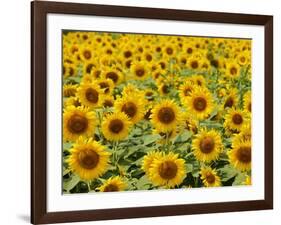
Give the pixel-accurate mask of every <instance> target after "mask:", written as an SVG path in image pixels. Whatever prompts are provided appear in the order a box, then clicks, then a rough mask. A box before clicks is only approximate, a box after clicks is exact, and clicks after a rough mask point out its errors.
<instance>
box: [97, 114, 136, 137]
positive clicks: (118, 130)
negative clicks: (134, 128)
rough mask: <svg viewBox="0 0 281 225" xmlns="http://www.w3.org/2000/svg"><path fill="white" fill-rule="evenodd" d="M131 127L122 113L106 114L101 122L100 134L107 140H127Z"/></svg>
mask: <svg viewBox="0 0 281 225" xmlns="http://www.w3.org/2000/svg"><path fill="white" fill-rule="evenodd" d="M131 125H132V123H131V121H130V119H129V118H128V116H127V115H126V114H125V113H123V112H115V113H112V114H107V115H106V116H105V118H104V119H103V122H102V133H103V135H104V137H105V138H106V139H107V140H110V141H119V140H123V139H125V138H127V136H128V134H129V129H130V126H131Z"/></svg>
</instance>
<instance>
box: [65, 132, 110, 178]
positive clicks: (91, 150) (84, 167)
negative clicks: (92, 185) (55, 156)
mask: <svg viewBox="0 0 281 225" xmlns="http://www.w3.org/2000/svg"><path fill="white" fill-rule="evenodd" d="M109 156H110V153H109V152H107V151H106V150H105V147H104V146H102V145H101V144H100V143H98V142H96V141H93V139H92V138H89V139H86V138H83V137H82V136H80V137H79V138H78V139H77V141H76V142H75V144H74V145H73V147H72V149H71V150H70V156H69V158H68V159H67V163H68V165H69V167H70V169H71V170H72V171H73V172H74V173H76V174H77V175H78V176H79V177H80V178H81V179H83V180H92V179H95V178H98V177H100V176H101V175H103V174H104V173H105V172H106V170H107V166H108V162H109Z"/></svg>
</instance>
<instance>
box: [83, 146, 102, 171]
mask: <svg viewBox="0 0 281 225" xmlns="http://www.w3.org/2000/svg"><path fill="white" fill-rule="evenodd" d="M99 158H100V157H99V155H98V154H97V153H96V152H95V151H93V150H91V149H85V150H83V151H81V152H80V153H79V154H78V161H79V165H80V166H81V167H83V168H84V169H88V170H90V169H94V168H95V167H96V166H97V165H98V163H99Z"/></svg>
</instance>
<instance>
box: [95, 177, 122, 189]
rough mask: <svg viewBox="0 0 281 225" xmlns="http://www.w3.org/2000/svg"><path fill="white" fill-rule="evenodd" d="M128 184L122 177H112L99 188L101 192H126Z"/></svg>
mask: <svg viewBox="0 0 281 225" xmlns="http://www.w3.org/2000/svg"><path fill="white" fill-rule="evenodd" d="M126 186H127V184H126V182H124V180H123V179H122V178H121V177H120V176H116V177H110V178H109V179H108V180H106V181H105V182H104V183H103V184H102V185H101V186H100V187H99V188H97V189H98V190H99V191H101V192H117V191H124V190H125V188H126Z"/></svg>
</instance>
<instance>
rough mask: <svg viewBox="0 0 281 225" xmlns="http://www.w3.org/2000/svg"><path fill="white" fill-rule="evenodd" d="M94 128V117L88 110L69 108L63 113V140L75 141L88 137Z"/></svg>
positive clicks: (81, 107) (84, 108)
mask: <svg viewBox="0 0 281 225" xmlns="http://www.w3.org/2000/svg"><path fill="white" fill-rule="evenodd" d="M95 126H96V116H95V113H94V112H91V111H89V108H86V107H83V106H80V107H75V106H69V107H67V108H66V109H65V110H64V113H63V138H64V139H65V140H66V141H75V140H76V139H77V138H78V137H79V136H81V135H82V136H85V137H90V136H91V135H93V133H94V131H95Z"/></svg>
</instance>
